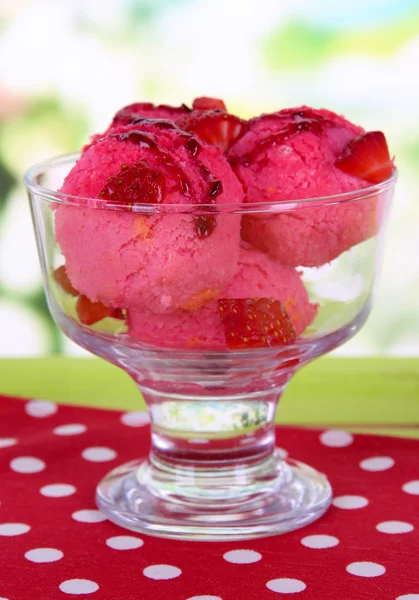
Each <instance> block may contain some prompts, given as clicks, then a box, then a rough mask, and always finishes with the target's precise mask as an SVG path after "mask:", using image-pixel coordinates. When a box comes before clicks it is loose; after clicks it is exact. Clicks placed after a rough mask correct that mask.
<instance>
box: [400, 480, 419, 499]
mask: <svg viewBox="0 0 419 600" xmlns="http://www.w3.org/2000/svg"><path fill="white" fill-rule="evenodd" d="M402 489H403V491H404V492H406V494H412V495H413V496H419V479H417V480H416V481H408V482H407V483H405V484H404V485H403V487H402Z"/></svg>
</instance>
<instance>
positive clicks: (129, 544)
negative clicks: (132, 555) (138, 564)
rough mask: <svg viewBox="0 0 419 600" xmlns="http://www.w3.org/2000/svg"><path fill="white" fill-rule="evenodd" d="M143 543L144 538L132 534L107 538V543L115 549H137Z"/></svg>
mask: <svg viewBox="0 0 419 600" xmlns="http://www.w3.org/2000/svg"><path fill="white" fill-rule="evenodd" d="M143 544H144V542H143V540H141V539H140V538H136V537H134V536H132V535H117V536H115V537H111V538H108V539H107V540H106V545H107V546H109V548H113V549H114V550H136V549H137V548H141V546H142V545H143Z"/></svg>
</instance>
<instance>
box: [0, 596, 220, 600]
mask: <svg viewBox="0 0 419 600" xmlns="http://www.w3.org/2000/svg"><path fill="white" fill-rule="evenodd" d="M0 600H1V598H0ZM188 600H223V599H222V598H220V596H192V597H191V598H188Z"/></svg>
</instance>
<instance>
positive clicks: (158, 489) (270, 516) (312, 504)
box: [96, 453, 332, 541]
mask: <svg viewBox="0 0 419 600" xmlns="http://www.w3.org/2000/svg"><path fill="white" fill-rule="evenodd" d="M331 500H332V489H331V487H330V484H329V482H328V480H327V479H326V477H325V476H324V475H322V474H321V473H319V472H318V471H316V470H314V469H312V468H311V467H309V466H307V465H305V464H303V463H300V462H297V461H294V460H291V459H286V460H283V459H281V458H280V457H279V455H278V453H274V454H273V455H271V456H270V457H269V458H268V459H265V460H263V461H261V462H259V463H257V464H254V465H250V466H249V465H246V467H244V468H242V469H240V468H238V467H235V468H224V467H220V468H218V469H214V468H212V469H209V468H207V469H202V468H201V469H200V470H198V469H196V468H195V469H193V468H192V467H184V468H179V467H178V466H176V467H175V466H173V467H171V466H170V465H169V464H168V463H165V462H163V461H160V460H159V459H157V458H155V457H154V458H153V456H151V458H148V459H144V460H135V461H132V462H130V463H127V464H125V465H122V466H120V467H118V468H117V469H114V470H113V471H111V472H110V473H109V474H108V475H107V476H106V477H105V478H104V479H103V480H102V481H101V482H100V483H99V485H98V487H97V491H96V503H97V506H98V508H99V510H100V511H101V512H102V513H103V514H105V515H106V516H107V517H108V519H109V520H110V521H112V522H114V523H115V524H117V525H119V526H121V527H124V528H126V529H130V530H131V531H135V532H137V533H142V534H147V535H154V536H158V537H165V538H174V539H182V540H207V541H221V540H244V539H252V538H258V537H265V536H271V535H278V534H282V533H287V532H289V531H293V530H294V529H298V528H300V527H303V526H304V525H307V524H308V523H311V522H312V521H315V520H316V519H318V518H319V517H321V516H322V515H323V514H324V513H325V511H326V510H327V508H328V507H329V505H330V503H331Z"/></svg>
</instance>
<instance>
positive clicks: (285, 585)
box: [266, 577, 307, 594]
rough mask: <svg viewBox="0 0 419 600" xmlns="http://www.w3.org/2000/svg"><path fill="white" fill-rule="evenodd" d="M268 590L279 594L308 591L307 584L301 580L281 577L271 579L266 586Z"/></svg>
mask: <svg viewBox="0 0 419 600" xmlns="http://www.w3.org/2000/svg"><path fill="white" fill-rule="evenodd" d="M266 587H267V588H268V590H271V592H278V593H279V594H296V593H297V592H302V591H304V590H305V589H306V587H307V586H306V584H305V583H304V582H303V581H300V580H299V579H287V578H286V577H281V579H271V580H270V581H268V583H267V584H266Z"/></svg>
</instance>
